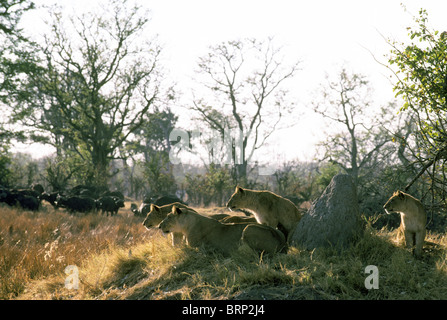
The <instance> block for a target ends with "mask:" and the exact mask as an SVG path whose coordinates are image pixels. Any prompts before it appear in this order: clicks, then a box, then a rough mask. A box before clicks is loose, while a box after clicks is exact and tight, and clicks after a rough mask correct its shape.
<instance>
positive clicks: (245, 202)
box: [227, 186, 301, 239]
mask: <svg viewBox="0 0 447 320" xmlns="http://www.w3.org/2000/svg"><path fill="white" fill-rule="evenodd" d="M227 207H228V208H229V209H230V210H235V209H245V210H248V211H251V212H252V213H253V214H254V216H255V218H256V220H257V221H258V223H260V224H265V225H267V226H270V227H272V228H278V229H280V230H281V231H283V232H284V235H285V236H286V239H287V238H288V236H289V235H290V234H291V232H292V231H293V230H294V228H295V227H296V225H297V224H298V222H299V221H300V219H301V213H300V212H299V210H298V208H297V207H296V206H295V205H294V204H293V202H292V201H290V200H288V199H285V198H283V197H281V196H278V195H276V194H274V193H273V192H270V191H256V190H248V189H242V188H241V187H239V186H238V187H236V191H235V192H234V193H233V195H232V196H231V198H230V200H229V201H228V203H227Z"/></svg>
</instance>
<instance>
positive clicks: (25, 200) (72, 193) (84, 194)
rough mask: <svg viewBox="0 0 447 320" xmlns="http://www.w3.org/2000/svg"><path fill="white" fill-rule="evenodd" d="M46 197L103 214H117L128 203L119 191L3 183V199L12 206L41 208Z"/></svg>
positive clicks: (66, 206) (61, 204)
mask: <svg viewBox="0 0 447 320" xmlns="http://www.w3.org/2000/svg"><path fill="white" fill-rule="evenodd" d="M42 201H47V202H49V203H50V204H51V205H52V206H53V207H54V208H55V209H58V208H64V209H66V210H67V211H68V212H70V213H76V212H81V213H88V212H98V211H101V213H102V214H106V215H109V214H110V215H111V216H113V215H116V214H117V213H118V210H119V208H123V207H124V195H123V194H122V193H121V192H119V191H109V190H104V189H102V190H98V189H97V188H93V187H88V186H77V187H75V188H73V189H71V190H69V191H64V192H52V193H48V192H45V191H44V188H43V187H42V185H40V184H36V185H34V186H32V187H31V188H27V189H11V188H6V187H3V186H0V202H4V203H6V204H7V205H9V206H19V207H21V208H23V209H25V210H31V211H37V210H39V208H40V207H41V202H42Z"/></svg>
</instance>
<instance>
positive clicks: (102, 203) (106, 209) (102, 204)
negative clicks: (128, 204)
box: [96, 196, 124, 216]
mask: <svg viewBox="0 0 447 320" xmlns="http://www.w3.org/2000/svg"><path fill="white" fill-rule="evenodd" d="M96 204H97V209H101V211H102V213H103V214H104V213H105V214H106V215H107V216H108V215H109V213H110V215H111V216H114V215H116V214H117V213H118V210H119V208H124V200H121V199H120V198H118V197H112V196H104V197H101V198H99V199H98V200H97V202H96Z"/></svg>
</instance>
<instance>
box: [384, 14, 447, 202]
mask: <svg viewBox="0 0 447 320" xmlns="http://www.w3.org/2000/svg"><path fill="white" fill-rule="evenodd" d="M414 21H415V22H416V26H415V27H408V28H407V30H408V36H409V40H410V41H411V42H410V43H409V44H405V43H398V42H396V41H392V40H388V43H389V44H390V45H391V47H392V50H391V54H390V55H389V57H388V63H389V66H388V67H389V69H390V70H391V71H392V72H393V73H394V75H395V79H396V82H395V86H394V91H395V92H396V96H397V97H401V98H402V99H403V100H404V103H403V105H402V108H401V112H406V113H408V114H409V115H410V116H411V118H412V119H413V121H414V123H415V125H416V130H415V135H414V141H415V143H414V145H412V146H410V147H411V148H412V154H413V156H414V158H415V159H416V161H417V164H418V167H419V173H418V174H417V175H416V176H415V177H414V178H413V179H412V180H411V181H410V182H409V183H408V184H407V186H406V188H405V189H409V188H410V187H411V185H412V184H413V183H414V182H415V181H416V180H417V179H419V178H420V177H421V175H423V174H424V173H427V174H428V175H429V179H430V184H431V189H432V190H433V192H435V190H438V193H439V194H440V196H441V198H442V199H444V200H445V196H446V191H445V183H446V182H447V180H446V179H445V178H446V168H445V162H446V160H447V131H446V129H447V63H446V61H447V32H445V31H444V32H439V31H436V30H433V29H431V28H429V26H428V14H427V11H426V10H424V9H421V10H420V11H419V16H417V17H414ZM432 196H433V198H434V196H435V194H434V193H433V194H432Z"/></svg>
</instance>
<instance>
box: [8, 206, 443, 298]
mask: <svg viewBox="0 0 447 320" xmlns="http://www.w3.org/2000/svg"><path fill="white" fill-rule="evenodd" d="M10 213H11V214H16V215H18V217H17V219H13V220H11V221H10V222H9V223H6V226H8V227H7V228H9V224H10V223H13V222H12V221H14V223H16V222H15V221H18V220H20V219H22V223H21V224H20V223H17V224H14V226H15V227H13V228H16V227H17V229H15V231H14V230H13V233H12V235H10V234H8V229H7V228H6V229H5V228H3V227H4V226H5V222H4V220H3V219H4V217H3V216H4V213H2V214H1V216H2V220H0V221H2V222H1V226H2V234H1V235H2V237H3V238H4V240H3V244H2V246H1V247H0V248H1V250H3V247H4V246H5V243H8V245H7V247H8V248H10V249H8V252H9V251H10V250H11V251H12V250H13V249H14V250H18V251H15V252H16V253H18V252H20V251H21V250H22V253H21V254H17V259H16V258H15V257H14V259H13V257H11V256H10V255H8V256H9V260H7V261H9V262H8V265H9V266H10V267H9V269H8V268H4V267H3V262H2V267H1V268H2V279H3V272H4V271H3V270H7V269H8V270H9V271H7V272H6V275H7V276H9V277H10V279H9V280H7V281H4V280H1V281H2V297H3V298H13V297H17V298H19V299H446V298H447V263H446V262H447V260H446V259H447V250H446V249H445V246H446V245H447V238H446V237H445V236H444V235H437V234H429V235H428V236H427V239H426V240H428V241H430V242H431V244H426V246H425V247H424V255H423V258H422V259H415V258H414V257H413V256H412V254H411V252H410V251H409V250H407V249H405V248H404V247H403V245H402V243H401V242H399V241H398V240H399V239H401V236H400V235H399V232H398V231H397V230H396V231H393V232H389V231H386V230H382V231H376V230H373V229H372V228H371V227H370V226H368V227H367V230H366V232H365V236H364V237H363V238H362V239H361V240H360V241H358V242H357V243H356V244H355V245H353V246H351V247H350V248H348V249H346V250H344V251H341V252H340V251H338V250H336V249H333V248H329V249H316V250H313V251H306V250H302V249H300V248H296V247H292V248H290V250H289V252H288V253H287V254H277V255H270V256H269V255H259V254H257V253H255V252H254V251H252V250H251V249H250V248H248V247H247V246H245V245H242V246H241V247H239V248H238V249H237V250H235V252H234V253H233V254H232V255H231V256H229V257H223V256H221V255H219V254H215V253H210V252H207V251H204V250H203V249H194V248H189V247H186V246H183V247H179V248H173V247H172V245H171V242H170V239H169V238H168V237H165V236H163V235H161V234H160V233H159V232H157V231H154V232H149V231H147V230H145V229H144V228H142V226H141V221H140V220H138V219H136V218H134V217H131V216H128V215H127V213H126V211H123V212H121V213H120V215H119V216H118V217H113V218H110V217H109V218H106V217H95V216H86V217H72V216H68V215H66V214H65V213H62V212H48V213H47V215H45V214H44V213H37V214H33V213H26V212H15V211H13V210H11V212H10ZM205 213H206V212H205ZM115 218H116V219H115ZM39 219H40V220H39ZM47 220H48V221H47ZM37 221H40V222H41V226H40V227H37V223H36V222H37ZM21 225H23V226H25V225H28V226H29V228H30V229H29V230H31V231H28V233H30V232H31V233H33V234H34V233H35V234H34V235H33V236H29V235H28V236H27V234H26V233H25V232H24V231H23V230H25V229H24V228H21V227H20V226H21ZM42 226H46V227H42ZM56 229H58V230H59V231H55V230H56ZM4 230H6V234H5V231H4ZM20 230H22V231H20ZM14 232H17V234H16V236H14ZM70 234H71V235H70ZM32 239H34V240H35V239H40V240H39V241H40V245H35V244H33V243H31V242H32V241H34V240H32ZM19 240H20V242H19V244H15V242H17V241H19ZM56 240H58V242H57V243H56V245H53V248H51V245H52V243H54V242H55V241H56ZM401 240H402V239H401ZM14 241H15V242H14ZM25 243H26V244H25ZM46 244H47V245H46ZM45 245H46V247H45ZM20 246H22V247H20ZM36 246H37V248H34V247H36ZM19 247H20V248H21V249H20V248H19ZM27 248H28V249H27ZM24 249H25V250H28V251H27V252H28V254H24V252H23V250H24ZM45 257H47V259H46V260H45ZM61 257H63V258H61ZM2 261H3V260H2ZM15 264H18V265H19V266H20V265H21V267H19V268H15V267H11V266H12V265H15ZM68 264H74V265H76V266H77V267H78V268H79V280H80V285H79V288H78V289H67V288H66V287H65V285H64V283H65V279H66V278H67V275H66V274H65V273H64V268H65V267H66V266H67V265H68ZM368 265H374V266H377V268H378V270H379V288H378V289H369V290H368V289H367V288H366V287H365V279H366V277H367V276H368V274H367V273H365V268H366V266H368ZM15 270H20V271H15ZM32 270H34V271H32ZM13 289H14V290H13Z"/></svg>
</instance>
